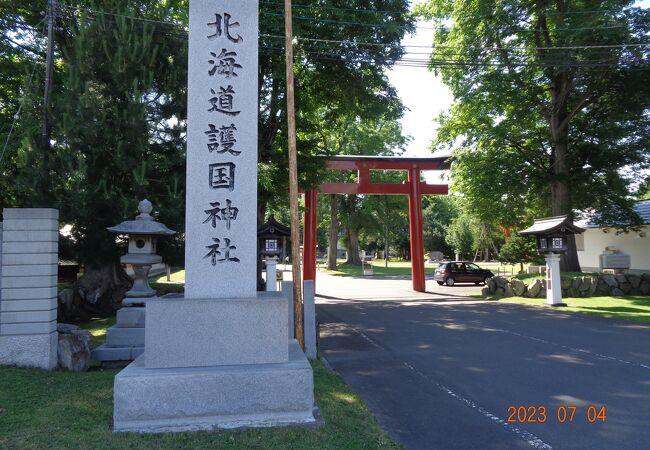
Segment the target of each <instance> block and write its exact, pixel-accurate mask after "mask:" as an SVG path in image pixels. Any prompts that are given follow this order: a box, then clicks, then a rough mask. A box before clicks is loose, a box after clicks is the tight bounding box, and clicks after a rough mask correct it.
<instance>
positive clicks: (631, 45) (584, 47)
mask: <svg viewBox="0 0 650 450" xmlns="http://www.w3.org/2000/svg"><path fill="white" fill-rule="evenodd" d="M62 6H63V5H62ZM75 10H76V8H75ZM84 10H86V11H89V12H90V10H88V9H84ZM94 12H96V11H94ZM99 14H108V15H111V16H116V17H124V18H128V19H132V20H138V21H143V22H148V23H154V24H163V25H167V26H172V27H178V24H175V23H171V22H164V21H159V20H151V19H143V18H138V17H134V16H125V15H120V14H112V13H104V12H99ZM67 18H71V17H69V16H68V17H67ZM14 23H16V24H18V25H21V26H23V27H24V28H26V29H32V30H33V29H34V28H32V27H31V26H30V25H29V24H26V23H24V22H20V21H14ZM590 29H591V28H590ZM177 32H178V33H177V34H176V35H178V36H180V37H186V36H187V30H185V29H182V28H179V29H178V30H177ZM168 35H169V33H168ZM260 37H268V38H272V39H284V36H280V35H273V34H260ZM297 40H298V41H308V42H322V43H337V44H346V45H356V46H361V45H363V46H376V47H385V48H394V49H397V48H424V49H431V50H435V49H461V50H465V49H467V50H469V51H473V50H487V51H499V52H502V51H529V50H589V49H614V48H635V47H646V46H650V42H647V43H624V44H613V45H573V46H557V47H530V48H526V47H518V48H515V47H503V48H488V47H474V48H472V47H469V48H465V47H462V46H447V45H433V46H427V45H403V46H401V45H394V44H383V43H378V42H354V41H350V40H337V39H318V38H307V37H297Z"/></svg>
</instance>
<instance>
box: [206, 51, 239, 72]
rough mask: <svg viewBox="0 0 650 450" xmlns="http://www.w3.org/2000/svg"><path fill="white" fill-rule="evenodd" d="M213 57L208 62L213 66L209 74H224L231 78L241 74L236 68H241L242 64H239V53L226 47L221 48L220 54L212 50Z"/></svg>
mask: <svg viewBox="0 0 650 450" xmlns="http://www.w3.org/2000/svg"><path fill="white" fill-rule="evenodd" d="M210 55H211V56H212V59H209V60H208V63H209V64H210V65H211V66H212V67H211V68H210V70H208V75H210V76H214V74H217V75H224V76H225V77H226V78H228V79H230V78H232V77H238V76H239V75H238V74H237V72H235V70H236V69H241V68H242V66H241V64H237V60H236V59H235V58H237V53H236V52H229V51H228V50H226V49H225V48H222V49H221V53H219V54H218V55H217V54H216V53H215V52H210Z"/></svg>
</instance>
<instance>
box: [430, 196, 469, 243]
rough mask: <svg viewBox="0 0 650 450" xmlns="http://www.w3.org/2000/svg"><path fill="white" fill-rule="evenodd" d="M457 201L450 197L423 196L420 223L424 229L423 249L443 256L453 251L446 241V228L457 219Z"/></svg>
mask: <svg viewBox="0 0 650 450" xmlns="http://www.w3.org/2000/svg"><path fill="white" fill-rule="evenodd" d="M456 202H457V200H456V199H454V198H453V197H451V196H435V197H430V196H425V198H424V199H423V203H424V204H425V205H424V208H423V210H422V222H423V227H424V233H423V234H424V248H425V250H427V251H439V252H442V253H443V254H444V255H445V256H449V255H451V254H452V252H453V250H452V248H451V247H450V246H449V244H448V243H447V240H446V235H447V227H448V226H449V225H450V224H451V222H452V221H453V220H454V219H455V218H456V217H458V215H459V213H460V211H459V208H458V206H457V205H456Z"/></svg>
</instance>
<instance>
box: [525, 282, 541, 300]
mask: <svg viewBox="0 0 650 450" xmlns="http://www.w3.org/2000/svg"><path fill="white" fill-rule="evenodd" d="M541 290H542V282H541V281H540V280H534V281H531V282H530V283H529V284H528V289H527V291H526V297H531V298H533V297H537V295H538V294H539V291H541Z"/></svg>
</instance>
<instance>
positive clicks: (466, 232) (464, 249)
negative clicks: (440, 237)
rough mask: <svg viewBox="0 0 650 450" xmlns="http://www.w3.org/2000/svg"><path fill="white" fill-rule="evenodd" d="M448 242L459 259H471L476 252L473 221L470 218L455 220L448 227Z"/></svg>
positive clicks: (463, 217)
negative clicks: (470, 256) (474, 251)
mask: <svg viewBox="0 0 650 450" xmlns="http://www.w3.org/2000/svg"><path fill="white" fill-rule="evenodd" d="M446 240H447V244H449V246H450V247H451V248H452V250H453V251H454V253H455V254H456V255H457V256H458V257H459V258H461V259H462V258H467V257H469V255H470V253H471V252H472V250H474V232H473V226H472V220H471V219H470V218H469V217H468V216H459V217H457V218H455V219H454V220H453V221H452V222H451V224H449V226H448V227H447V234H446Z"/></svg>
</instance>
